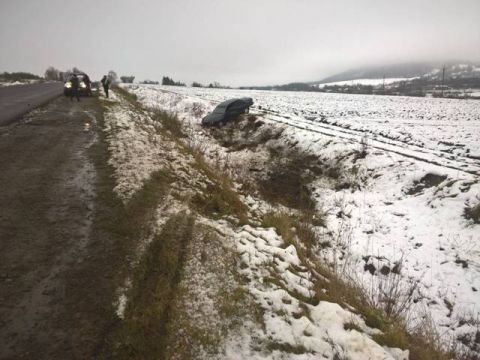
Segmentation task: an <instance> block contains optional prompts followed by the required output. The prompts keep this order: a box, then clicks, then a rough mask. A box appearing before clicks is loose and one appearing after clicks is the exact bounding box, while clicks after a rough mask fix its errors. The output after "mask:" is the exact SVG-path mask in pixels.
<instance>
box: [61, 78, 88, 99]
mask: <svg viewBox="0 0 480 360" xmlns="http://www.w3.org/2000/svg"><path fill="white" fill-rule="evenodd" d="M75 75H77V78H78V94H79V95H85V96H90V95H91V94H92V87H91V81H90V78H89V77H88V75H87V74H85V73H77V74H75ZM72 77H73V74H71V75H69V76H68V78H67V80H66V81H65V83H64V84H63V93H64V94H65V96H70V95H72Z"/></svg>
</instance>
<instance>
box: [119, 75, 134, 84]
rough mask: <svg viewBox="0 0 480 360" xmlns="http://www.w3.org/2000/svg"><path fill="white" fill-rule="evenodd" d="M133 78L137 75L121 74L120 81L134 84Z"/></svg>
mask: <svg viewBox="0 0 480 360" xmlns="http://www.w3.org/2000/svg"><path fill="white" fill-rule="evenodd" d="M133 80H135V76H133V75H129V76H127V75H123V76H120V81H121V82H122V83H125V84H132V83H133Z"/></svg>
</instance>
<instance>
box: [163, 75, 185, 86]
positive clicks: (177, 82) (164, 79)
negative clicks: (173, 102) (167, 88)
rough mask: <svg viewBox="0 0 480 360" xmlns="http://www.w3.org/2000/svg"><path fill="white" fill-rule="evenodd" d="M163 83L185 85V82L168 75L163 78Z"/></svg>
mask: <svg viewBox="0 0 480 360" xmlns="http://www.w3.org/2000/svg"><path fill="white" fill-rule="evenodd" d="M162 85H171V86H185V83H182V82H180V81H174V80H173V79H172V78H169V77H168V76H164V77H163V78H162Z"/></svg>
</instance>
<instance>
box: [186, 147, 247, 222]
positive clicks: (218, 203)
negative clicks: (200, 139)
mask: <svg viewBox="0 0 480 360" xmlns="http://www.w3.org/2000/svg"><path fill="white" fill-rule="evenodd" d="M189 151H190V152H191V154H192V155H193V157H194V158H195V164H194V167H195V168H196V169H197V170H198V171H200V173H202V174H203V175H205V176H206V177H207V178H208V179H209V180H210V181H211V184H209V185H207V189H205V190H204V191H203V192H202V193H197V194H196V195H195V196H194V197H193V198H192V200H191V201H192V205H193V206H194V208H195V209H196V210H197V211H199V212H200V213H201V214H203V215H205V216H207V217H213V218H221V217H224V216H227V215H233V216H235V217H236V218H238V220H239V221H240V223H241V224H246V223H247V222H248V211H247V210H248V208H247V206H246V205H245V204H244V203H243V202H242V201H241V200H240V197H239V195H238V193H237V191H236V190H235V189H234V188H233V182H232V180H231V179H230V177H229V175H228V174H227V173H225V172H223V171H222V170H220V169H216V168H214V167H213V166H211V165H209V164H208V163H207V162H206V161H205V159H204V157H203V155H202V154H201V153H200V152H199V151H197V150H196V149H189Z"/></svg>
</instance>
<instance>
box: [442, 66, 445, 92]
mask: <svg viewBox="0 0 480 360" xmlns="http://www.w3.org/2000/svg"><path fill="white" fill-rule="evenodd" d="M444 84H445V65H443V72H442V98H443V86H444Z"/></svg>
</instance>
